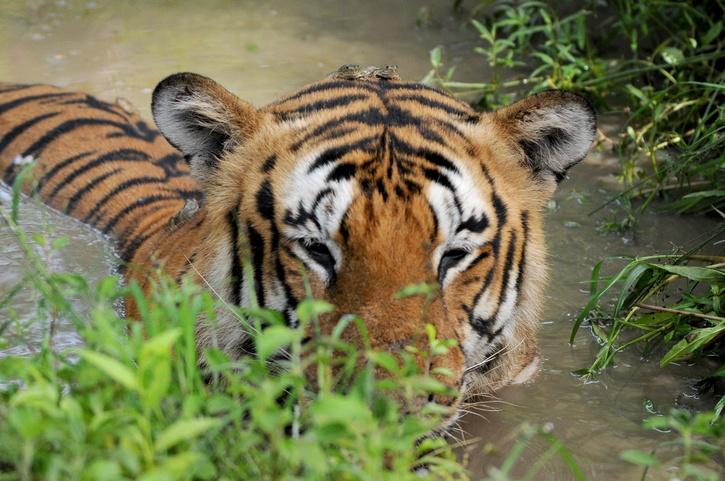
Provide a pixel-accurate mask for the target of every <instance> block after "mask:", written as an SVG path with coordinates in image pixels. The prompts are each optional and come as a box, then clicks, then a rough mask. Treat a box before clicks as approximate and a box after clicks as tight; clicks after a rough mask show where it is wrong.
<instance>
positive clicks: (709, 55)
mask: <svg viewBox="0 0 725 481" xmlns="http://www.w3.org/2000/svg"><path fill="white" fill-rule="evenodd" d="M461 3H463V2H456V4H457V5H460V4H461ZM723 18H725V4H723V2H722V1H720V0H715V1H711V2H672V1H664V0H653V1H646V2H645V1H636V0H609V1H583V2H563V3H558V4H556V6H554V4H552V3H544V2H538V1H526V2H512V1H505V0H503V1H502V0H496V1H491V0H485V1H481V2H479V3H478V5H477V6H476V7H474V8H473V10H472V20H471V22H472V24H473V26H474V27H475V29H476V31H477V33H478V34H479V36H480V46H478V47H477V48H476V52H477V53H479V54H480V55H482V56H483V58H484V60H485V62H486V64H487V65H488V67H489V68H490V73H487V74H486V76H487V80H486V81H485V82H480V83H469V82H458V81H455V80H454V79H453V76H454V72H453V71H452V70H450V69H449V70H444V68H443V62H442V56H441V49H440V48H438V49H435V50H434V51H433V52H432V53H431V63H432V65H433V69H432V71H431V72H430V73H429V75H428V76H427V81H428V82H430V83H433V84H436V85H439V86H440V87H442V88H444V89H447V90H450V91H453V92H454V93H458V94H460V95H463V96H465V97H467V98H469V99H472V100H473V103H474V105H477V106H478V107H480V108H485V109H490V108H496V107H498V106H501V105H504V104H506V103H508V102H510V101H511V100H513V99H514V98H515V97H518V96H521V95H525V94H528V93H532V92H536V91H540V90H544V89H550V88H562V89H573V90H578V91H581V92H583V93H584V94H586V95H587V96H588V97H589V98H590V99H592V100H593V101H594V102H595V103H596V104H597V106H598V109H599V110H600V111H604V112H608V113H613V114H619V115H620V116H621V117H622V118H623V119H624V122H623V123H624V125H623V129H622V131H621V134H620V135H619V136H618V137H617V138H616V139H613V140H612V139H609V140H612V143H613V145H614V148H615V149H616V151H617V152H618V155H619V159H620V165H621V169H620V179H621V180H622V182H623V185H624V192H623V194H622V195H621V196H619V197H618V199H624V200H625V202H624V203H623V205H624V206H626V207H628V208H630V209H631V204H630V203H629V201H631V200H633V199H643V200H644V201H643V202H641V203H640V204H639V207H638V209H637V211H638V212H640V211H641V210H642V209H644V208H646V206H647V205H648V204H649V203H650V202H651V201H652V200H654V199H656V198H659V197H664V198H666V199H667V200H669V201H671V203H670V205H669V208H670V209H671V210H674V211H677V212H681V213H685V212H689V213H706V212H710V213H713V212H714V210H713V209H721V210H722V208H723V207H725V187H724V186H723V178H724V177H725V149H724V148H723V147H725V143H724V142H725V140H724V139H723V135H722V134H723V129H724V128H725V115H724V113H725V107H723V93H724V90H725V83H724V80H725V73H724V72H725V70H724V69H723V68H722V64H723V59H725V48H724V47H725V45H724V42H725V35H723ZM634 214H635V215H632V214H630V215H628V216H627V217H626V220H625V221H624V222H623V223H622V225H621V226H620V228H626V227H629V226H631V224H632V222H633V221H634V220H635V219H636V212H635V213H634Z"/></svg>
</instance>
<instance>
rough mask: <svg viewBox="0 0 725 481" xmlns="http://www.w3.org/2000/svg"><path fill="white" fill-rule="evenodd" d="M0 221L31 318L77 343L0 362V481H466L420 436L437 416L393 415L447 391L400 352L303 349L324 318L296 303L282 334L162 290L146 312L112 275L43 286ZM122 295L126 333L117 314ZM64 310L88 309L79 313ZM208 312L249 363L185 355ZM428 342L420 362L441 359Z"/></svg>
mask: <svg viewBox="0 0 725 481" xmlns="http://www.w3.org/2000/svg"><path fill="white" fill-rule="evenodd" d="M0 214H2V216H3V219H4V221H5V223H6V224H7V226H9V227H10V228H11V229H12V230H13V232H15V233H16V235H17V237H18V240H19V242H20V243H21V245H23V246H24V251H25V254H26V261H27V267H28V270H27V276H26V277H25V280H24V285H23V287H25V288H33V289H36V290H37V291H38V292H39V293H40V294H41V295H40V297H39V301H38V310H39V312H41V313H44V314H48V315H49V314H50V313H52V314H53V316H55V318H56V319H61V318H62V319H65V320H67V321H70V322H72V323H73V324H74V325H75V328H76V330H77V331H78V333H79V335H80V337H81V338H82V341H83V346H82V347H79V348H77V349H72V350H67V351H61V352H58V351H56V350H54V349H53V338H52V330H50V329H49V330H48V331H47V332H46V333H44V334H45V335H44V339H43V341H42V343H41V346H40V347H39V348H34V349H33V351H32V354H30V355H28V356H6V357H3V358H1V359H0V479H8V480H11V479H12V480H23V481H26V480H33V479H49V480H74V481H75V480H84V479H88V480H91V479H92V480H128V479H139V480H144V481H151V480H203V479H215V480H222V479H230V480H237V479H269V480H286V479H296V480H304V479H310V480H324V479H334V480H366V479H370V480H373V479H374V480H384V479H390V480H405V479H411V480H413V479H415V480H418V479H436V480H439V479H440V480H459V479H467V477H466V474H465V470H464V469H463V467H462V466H461V465H460V464H458V463H457V462H456V461H455V458H454V457H453V454H452V448H451V446H449V445H448V443H447V442H446V441H445V439H443V438H441V437H428V436H427V435H428V434H429V433H430V432H431V431H432V430H433V429H435V428H436V427H437V426H438V425H439V423H440V422H441V421H442V420H443V418H444V414H445V413H444V411H443V410H442V409H441V408H440V407H438V406H437V405H435V404H429V405H428V406H426V407H425V408H423V409H422V410H421V411H418V412H416V413H415V414H410V413H409V410H408V409H407V407H406V405H407V403H408V401H411V400H412V399H413V398H414V397H419V396H423V397H427V395H428V394H429V393H441V392H446V388H445V386H443V385H442V384H441V383H439V382H437V381H436V380H434V379H433V378H429V377H426V376H423V375H421V374H420V373H419V372H418V370H417V368H416V363H415V362H414V355H413V354H411V353H404V354H403V355H402V356H401V357H400V358H394V357H392V356H391V355H390V354H387V353H383V352H375V351H372V350H370V349H355V348H353V347H352V346H350V345H348V344H346V343H344V342H343V341H342V340H341V339H340V334H341V333H342V331H343V330H344V329H346V328H349V329H360V330H361V333H362V334H363V336H364V324H363V323H361V322H359V320H357V319H355V318H346V320H345V321H344V323H343V324H341V325H340V326H339V327H338V329H337V330H336V331H335V332H334V333H333V334H332V335H329V336H324V335H316V336H313V338H311V339H309V340H307V339H305V336H304V333H305V332H308V329H307V328H308V327H309V326H310V325H312V324H314V323H316V318H317V316H318V315H319V314H321V313H322V312H325V311H327V310H329V309H331V307H332V306H330V305H329V304H327V303H325V302H323V301H318V300H314V299H306V300H304V301H303V302H302V303H301V304H300V305H299V306H298V309H297V313H298V316H299V319H300V326H299V327H298V328H294V329H293V328H289V327H287V326H285V325H284V323H283V322H282V317H281V315H280V314H279V313H276V312H273V311H265V310H250V309H237V308H233V307H230V306H224V305H221V304H220V303H219V302H218V301H217V300H215V299H214V298H212V296H211V295H210V294H209V293H208V292H205V291H203V290H201V289H200V288H198V287H197V286H195V285H193V284H190V283H183V284H182V285H180V286H177V285H175V284H173V283H171V282H169V281H167V280H163V279H162V280H160V281H159V282H158V284H157V285H156V287H155V288H154V289H153V292H152V294H151V295H150V296H149V297H148V298H146V297H144V296H143V294H142V293H141V292H140V289H139V288H138V286H137V285H136V284H131V285H128V286H122V285H120V284H119V283H118V279H117V278H115V277H108V278H106V279H104V280H103V281H102V282H100V283H99V284H98V285H97V286H90V285H89V284H88V282H86V281H85V280H84V278H83V277H82V276H79V275H72V274H57V273H51V272H49V271H48V270H47V269H46V267H45V265H44V264H43V262H42V260H41V259H40V257H39V256H38V254H37V253H36V251H35V247H34V245H33V244H31V242H30V241H29V239H28V238H27V236H26V234H25V233H24V232H23V231H22V230H21V229H20V228H19V227H18V226H17V224H16V223H15V220H16V218H17V217H16V215H11V214H9V213H6V212H5V211H3V210H0ZM13 292H17V289H13V290H12V292H10V293H8V294H7V295H6V296H5V297H6V298H5V299H4V304H5V305H6V306H7V305H9V304H10V303H11V302H12V297H13ZM126 296H130V297H132V298H133V299H135V301H136V302H137V304H138V306H139V308H140V312H141V314H140V319H138V320H128V319H124V318H122V317H121V316H119V314H118V312H117V309H116V307H117V305H118V303H119V301H120V300H121V299H122V298H125V297H126ZM70 298H75V299H82V300H83V302H84V303H85V304H87V305H90V306H91V307H90V309H89V312H88V314H81V313H79V312H77V310H76V309H75V307H74V305H73V304H71V303H70V302H68V301H67V299H70ZM219 309H232V310H233V311H234V313H235V314H236V315H237V316H238V318H239V320H240V322H241V323H245V324H246V325H247V326H248V327H249V329H250V330H251V331H252V332H256V334H255V335H254V336H253V339H254V343H253V345H254V351H255V353H254V354H252V355H249V356H245V357H243V358H241V359H238V360H234V359H229V358H228V357H227V356H226V355H225V354H224V353H223V352H222V351H220V350H218V349H214V348H210V349H206V350H204V351H203V352H198V351H197V347H196V343H195V336H194V326H195V323H196V320H197V317H199V316H202V315H203V316H205V317H206V318H207V319H209V320H210V322H213V321H214V319H215V317H216V313H217V312H218V310H219ZM263 323H264V324H265V328H264V329H261V326H262V324H263ZM7 327H8V326H7V325H5V327H4V329H7ZM429 335H430V336H431V338H430V341H431V342H430V345H431V352H430V353H422V355H428V354H430V355H435V353H436V352H441V351H442V350H445V349H446V347H445V346H446V343H445V342H443V341H438V340H437V339H436V338H435V333H434V332H432V331H430V330H429ZM201 356H203V360H204V362H203V363H202V362H200V357H201ZM308 371H314V372H315V373H316V375H315V376H313V377H314V379H315V382H314V383H313V382H312V381H310V378H311V376H307V375H306V372H308ZM380 371H383V372H385V373H387V375H385V376H376V375H375V373H376V372H378V373H379V372H380ZM392 393H396V394H397V395H396V396H393V395H392ZM423 468H425V470H424V471H423V470H422V469H423Z"/></svg>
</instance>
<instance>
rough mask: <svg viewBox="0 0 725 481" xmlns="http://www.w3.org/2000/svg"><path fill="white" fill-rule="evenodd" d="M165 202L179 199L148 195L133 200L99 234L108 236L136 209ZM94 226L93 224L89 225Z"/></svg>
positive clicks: (172, 196) (169, 196)
mask: <svg viewBox="0 0 725 481" xmlns="http://www.w3.org/2000/svg"><path fill="white" fill-rule="evenodd" d="M167 200H179V198H178V197H177V196H175V195H160V194H159V195H150V196H148V197H141V198H139V199H135V200H134V201H133V202H132V203H131V204H128V205H127V206H126V207H124V208H123V209H121V210H120V211H119V212H117V213H116V215H115V216H113V217H112V218H111V220H109V221H108V223H106V225H105V226H104V227H103V229H101V232H103V233H104V234H109V233H110V232H112V231H113V229H114V227H116V224H118V223H119V222H120V221H121V220H123V218H124V217H126V216H127V215H128V214H130V213H131V212H133V211H134V210H136V209H140V208H141V207H146V206H148V205H150V204H155V203H157V202H164V201H167ZM91 225H94V224H91Z"/></svg>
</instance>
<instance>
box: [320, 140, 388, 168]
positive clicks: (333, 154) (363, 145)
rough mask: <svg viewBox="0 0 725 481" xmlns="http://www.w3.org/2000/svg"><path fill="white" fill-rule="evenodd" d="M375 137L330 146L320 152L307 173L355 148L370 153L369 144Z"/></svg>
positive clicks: (338, 158)
mask: <svg viewBox="0 0 725 481" xmlns="http://www.w3.org/2000/svg"><path fill="white" fill-rule="evenodd" d="M376 139H377V136H371V137H365V138H363V139H360V140H358V141H357V142H355V143H353V144H345V145H341V146H338V147H332V148H329V149H327V150H325V151H324V152H322V153H321V154H320V155H319V156H318V157H317V159H316V160H315V162H314V163H313V164H312V165H311V166H310V168H309V169H308V170H307V172H308V173H311V172H313V171H314V170H316V169H319V168H320V167H323V166H325V165H327V164H329V163H331V162H335V161H337V160H340V159H341V158H342V157H343V156H345V155H346V154H349V153H350V152H354V151H356V150H361V151H363V152H368V153H372V151H371V150H370V149H371V145H372V143H373V141H374V140H376Z"/></svg>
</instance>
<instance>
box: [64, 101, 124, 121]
mask: <svg viewBox="0 0 725 481" xmlns="http://www.w3.org/2000/svg"><path fill="white" fill-rule="evenodd" d="M61 103H62V104H63V105H85V106H86V107H88V108H89V109H94V110H101V111H103V112H106V113H109V114H111V115H115V116H116V117H118V118H120V119H121V120H123V121H124V122H128V114H127V113H126V111H125V110H123V109H122V108H120V107H118V106H117V105H114V104H110V103H108V102H104V101H102V100H98V99H97V98H95V97H93V96H91V95H84V96H83V97H82V98H79V99H72V100H66V101H65V102H61Z"/></svg>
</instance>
